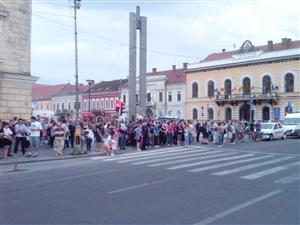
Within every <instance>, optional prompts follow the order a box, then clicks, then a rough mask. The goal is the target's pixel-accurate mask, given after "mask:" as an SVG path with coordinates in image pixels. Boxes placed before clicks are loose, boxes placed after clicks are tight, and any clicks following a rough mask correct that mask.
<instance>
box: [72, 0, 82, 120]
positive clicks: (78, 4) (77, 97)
mask: <svg viewBox="0 0 300 225" xmlns="http://www.w3.org/2000/svg"><path fill="white" fill-rule="evenodd" d="M80 2H81V0H74V6H73V8H74V27H75V31H74V38H75V80H76V81H75V86H76V104H75V105H76V108H75V110H76V124H77V125H79V107H80V104H79V84H78V44H77V9H80V6H81V4H80Z"/></svg>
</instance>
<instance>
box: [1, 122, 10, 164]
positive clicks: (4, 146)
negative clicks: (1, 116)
mask: <svg viewBox="0 0 300 225" xmlns="http://www.w3.org/2000/svg"><path fill="white" fill-rule="evenodd" d="M12 135H13V132H12V131H11V129H10V128H9V123H7V122H2V128H1V129H0V151H1V158H2V159H7V152H8V149H9V146H11V144H12Z"/></svg>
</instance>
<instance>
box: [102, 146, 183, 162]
mask: <svg viewBox="0 0 300 225" xmlns="http://www.w3.org/2000/svg"><path fill="white" fill-rule="evenodd" d="M184 150H188V148H184V147H180V148H179V147H178V148H175V149H174V148H173V149H171V148H164V149H160V150H153V151H144V152H143V151H142V152H135V153H130V154H126V155H116V156H115V157H114V158H108V159H103V160H102V161H116V160H120V159H130V158H135V157H143V156H146V155H157V154H166V153H171V152H178V151H184Z"/></svg>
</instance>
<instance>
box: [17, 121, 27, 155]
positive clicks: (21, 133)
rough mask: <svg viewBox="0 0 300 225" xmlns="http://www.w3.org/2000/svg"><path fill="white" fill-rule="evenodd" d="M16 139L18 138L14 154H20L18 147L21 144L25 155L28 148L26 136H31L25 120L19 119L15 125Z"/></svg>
mask: <svg viewBox="0 0 300 225" xmlns="http://www.w3.org/2000/svg"><path fill="white" fill-rule="evenodd" d="M15 132H16V134H15V137H16V143H15V148H14V153H15V154H17V153H18V147H19V144H20V143H21V147H22V153H23V155H25V152H26V151H25V147H26V135H30V131H29V130H28V128H27V127H26V126H25V124H24V121H23V119H21V118H20V119H19V120H18V123H17V124H16V125H15Z"/></svg>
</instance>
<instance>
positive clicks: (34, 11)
mask: <svg viewBox="0 0 300 225" xmlns="http://www.w3.org/2000/svg"><path fill="white" fill-rule="evenodd" d="M32 12H33V13H40V14H49V15H54V16H62V17H69V18H73V16H68V15H63V14H56V13H50V12H43V11H36V10H33V11H32Z"/></svg>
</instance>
